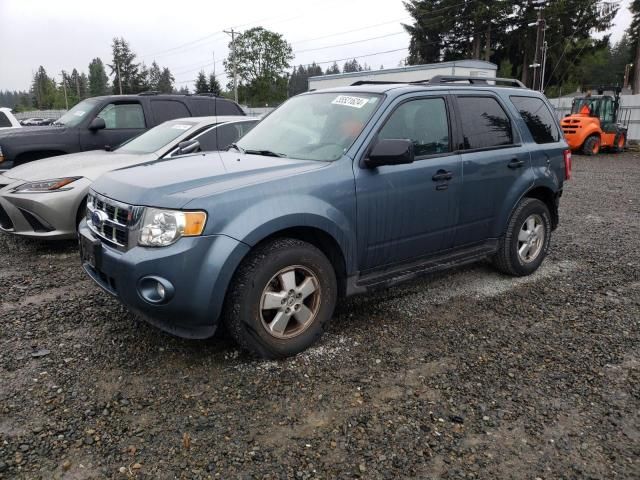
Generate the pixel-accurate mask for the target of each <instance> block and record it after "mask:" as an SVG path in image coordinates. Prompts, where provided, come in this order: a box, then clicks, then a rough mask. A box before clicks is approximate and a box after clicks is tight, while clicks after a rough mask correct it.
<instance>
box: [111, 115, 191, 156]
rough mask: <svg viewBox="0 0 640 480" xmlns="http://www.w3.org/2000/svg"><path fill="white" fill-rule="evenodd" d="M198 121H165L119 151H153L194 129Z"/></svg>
mask: <svg viewBox="0 0 640 480" xmlns="http://www.w3.org/2000/svg"><path fill="white" fill-rule="evenodd" d="M196 125H197V123H196V122H185V121H181V120H172V121H170V122H164V123H162V124H160V125H158V126H157V127H154V128H152V129H151V130H148V131H146V132H145V133H143V134H141V135H138V136H137V137H135V138H134V139H132V140H130V141H128V142H126V143H125V144H123V145H122V146H120V147H118V148H117V149H116V150H115V151H116V152H119V153H152V152H155V151H157V150H160V149H161V148H163V147H166V146H167V145H169V144H170V143H171V142H173V141H174V140H175V139H176V138H178V137H179V136H181V135H184V134H186V133H187V132H189V131H191V130H193V129H194V128H195V126H196Z"/></svg>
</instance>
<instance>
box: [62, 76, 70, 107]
mask: <svg viewBox="0 0 640 480" xmlns="http://www.w3.org/2000/svg"><path fill="white" fill-rule="evenodd" d="M60 73H61V74H62V91H63V92H64V105H65V108H66V109H67V110H69V100H67V82H66V80H65V78H64V70H62V72H60Z"/></svg>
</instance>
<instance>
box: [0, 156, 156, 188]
mask: <svg viewBox="0 0 640 480" xmlns="http://www.w3.org/2000/svg"><path fill="white" fill-rule="evenodd" d="M157 158H158V156H157V155H156V154H155V153H118V152H107V151H104V150H94V151H91V152H80V153H72V154H69V155H59V156H57V157H51V158H45V159H42V160H35V161H33V162H29V163H26V164H24V165H20V166H18V167H15V168H12V169H11V170H7V171H6V172H3V176H4V177H6V178H9V179H12V180H22V181H26V182H34V181H38V180H50V179H54V178H66V177H85V178H88V179H89V180H92V181H93V180H95V179H96V178H98V177H99V176H100V175H102V174H104V173H107V172H110V171H111V170H117V169H118V168H123V167H130V166H133V165H137V164H139V163H144V162H149V161H152V160H155V159H157Z"/></svg>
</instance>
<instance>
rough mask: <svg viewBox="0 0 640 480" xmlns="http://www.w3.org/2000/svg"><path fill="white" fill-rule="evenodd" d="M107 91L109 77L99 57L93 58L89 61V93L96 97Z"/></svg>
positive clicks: (105, 93)
mask: <svg viewBox="0 0 640 480" xmlns="http://www.w3.org/2000/svg"><path fill="white" fill-rule="evenodd" d="M108 93H109V77H107V72H106V71H105V69H104V63H102V60H101V59H100V58H97V57H96V58H94V59H93V60H91V63H89V95H90V96H92V97H97V96H99V95H107V94H108Z"/></svg>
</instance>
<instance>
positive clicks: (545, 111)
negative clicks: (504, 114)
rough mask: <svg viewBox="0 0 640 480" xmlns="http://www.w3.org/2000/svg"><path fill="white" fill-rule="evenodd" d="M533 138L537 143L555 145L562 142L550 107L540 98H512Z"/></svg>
mask: <svg viewBox="0 0 640 480" xmlns="http://www.w3.org/2000/svg"><path fill="white" fill-rule="evenodd" d="M511 101H512V102H513V104H514V105H515V106H516V108H517V109H518V111H519V112H520V115H522V119H523V120H524V123H526V124H527V127H528V128H529V131H530V132H531V136H532V137H533V140H534V141H535V142H536V143H554V142H559V141H560V132H559V131H558V127H557V126H556V121H555V118H554V116H553V114H552V113H551V112H550V111H549V107H547V105H546V104H545V103H544V102H543V101H542V99H540V98H535V97H515V96H514V97H511Z"/></svg>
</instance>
